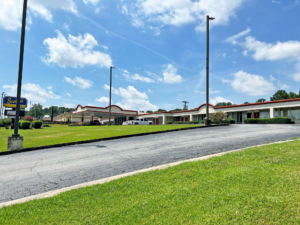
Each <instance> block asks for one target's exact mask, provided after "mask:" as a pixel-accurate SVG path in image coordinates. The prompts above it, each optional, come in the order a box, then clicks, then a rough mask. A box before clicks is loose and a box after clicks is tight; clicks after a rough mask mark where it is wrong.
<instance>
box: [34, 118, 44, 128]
mask: <svg viewBox="0 0 300 225" xmlns="http://www.w3.org/2000/svg"><path fill="white" fill-rule="evenodd" d="M42 125H43V122H42V121H40V120H35V121H33V122H32V127H33V128H35V129H40V128H42Z"/></svg>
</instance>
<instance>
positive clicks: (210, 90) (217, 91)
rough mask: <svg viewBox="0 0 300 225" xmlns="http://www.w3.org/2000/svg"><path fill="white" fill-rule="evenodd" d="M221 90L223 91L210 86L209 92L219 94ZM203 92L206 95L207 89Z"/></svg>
mask: <svg viewBox="0 0 300 225" xmlns="http://www.w3.org/2000/svg"><path fill="white" fill-rule="evenodd" d="M220 92H221V91H219V90H214V89H213V88H210V89H209V94H218V93H220ZM201 94H202V95H205V94H206V91H202V92H201Z"/></svg>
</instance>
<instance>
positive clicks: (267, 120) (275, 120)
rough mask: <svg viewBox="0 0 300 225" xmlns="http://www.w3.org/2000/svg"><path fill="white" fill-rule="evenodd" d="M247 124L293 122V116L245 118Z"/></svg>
mask: <svg viewBox="0 0 300 225" xmlns="http://www.w3.org/2000/svg"><path fill="white" fill-rule="evenodd" d="M244 123H245V124H291V118H288V117H276V118H264V119H245V120H244Z"/></svg>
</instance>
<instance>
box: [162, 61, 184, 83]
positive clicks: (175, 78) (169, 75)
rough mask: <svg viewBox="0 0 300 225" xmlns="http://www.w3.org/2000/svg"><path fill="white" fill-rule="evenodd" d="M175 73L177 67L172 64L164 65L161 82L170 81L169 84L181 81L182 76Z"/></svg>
mask: <svg viewBox="0 0 300 225" xmlns="http://www.w3.org/2000/svg"><path fill="white" fill-rule="evenodd" d="M176 73H177V69H176V68H175V67H174V66H173V65H172V64H167V65H164V70H163V76H164V78H163V82H164V83H170V84H172V83H182V82H183V81H184V80H183V78H182V77H181V76H180V75H178V74H176Z"/></svg>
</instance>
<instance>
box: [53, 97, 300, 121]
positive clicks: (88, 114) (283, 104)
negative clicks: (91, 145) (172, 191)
mask: <svg viewBox="0 0 300 225" xmlns="http://www.w3.org/2000/svg"><path fill="white" fill-rule="evenodd" d="M220 111H223V112H225V113H227V115H228V118H229V119H234V120H235V122H236V123H244V120H245V119H247V118H275V117H290V118H291V119H292V121H295V123H299V124H300V98H296V99H285V100H278V101H268V102H257V103H249V104H243V105H231V106H221V107H216V106H214V105H212V104H209V113H215V112H220ZM108 115H109V106H107V107H95V106H84V107H83V106H81V105H78V106H77V107H76V109H74V110H73V111H72V112H70V113H64V114H61V115H58V116H57V117H55V118H54V121H65V122H66V121H68V119H69V121H70V122H88V121H93V120H94V119H97V118H99V117H108ZM111 117H113V119H112V120H113V121H114V124H116V125H121V124H122V123H123V122H124V121H127V120H133V119H136V118H147V119H148V120H151V121H153V124H167V122H168V121H171V122H175V121H198V123H202V121H203V119H204V118H205V117H206V104H203V105H200V106H199V107H198V108H196V109H191V110H182V111H175V112H155V113H143V114H139V113H138V111H133V110H125V109H122V108H121V107H119V106H117V105H112V106H111Z"/></svg>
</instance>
